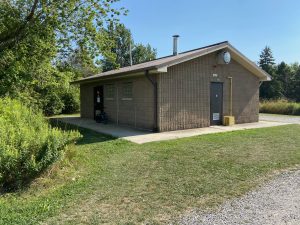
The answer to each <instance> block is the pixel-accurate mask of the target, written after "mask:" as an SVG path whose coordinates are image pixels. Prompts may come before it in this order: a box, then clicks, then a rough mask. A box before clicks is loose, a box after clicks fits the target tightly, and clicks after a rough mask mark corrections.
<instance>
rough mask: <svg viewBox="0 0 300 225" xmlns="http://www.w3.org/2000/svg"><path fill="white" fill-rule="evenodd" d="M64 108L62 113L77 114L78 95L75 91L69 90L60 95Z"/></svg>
mask: <svg viewBox="0 0 300 225" xmlns="http://www.w3.org/2000/svg"><path fill="white" fill-rule="evenodd" d="M61 99H62V101H63V103H64V107H63V109H62V113H65V114H71V113H76V112H79V93H78V91H77V90H75V91H74V90H70V91H68V92H65V93H63V94H62V97H61Z"/></svg>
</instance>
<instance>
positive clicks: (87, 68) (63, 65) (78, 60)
mask: <svg viewBox="0 0 300 225" xmlns="http://www.w3.org/2000/svg"><path fill="white" fill-rule="evenodd" d="M56 66H57V67H58V69H59V71H61V72H63V71H68V72H73V73H75V74H76V79H79V78H81V77H88V76H91V75H94V74H95V73H99V72H100V67H98V66H97V65H95V60H93V58H92V57H91V55H90V54H89V52H88V51H87V50H86V49H85V48H84V47H79V48H78V49H76V50H75V51H74V52H73V53H72V54H71V55H69V56H68V57H67V58H66V59H62V60H59V61H57V62H56Z"/></svg>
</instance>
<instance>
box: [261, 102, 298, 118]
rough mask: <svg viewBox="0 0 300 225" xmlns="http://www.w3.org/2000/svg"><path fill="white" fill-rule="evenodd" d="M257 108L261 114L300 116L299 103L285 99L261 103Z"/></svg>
mask: <svg viewBox="0 0 300 225" xmlns="http://www.w3.org/2000/svg"><path fill="white" fill-rule="evenodd" d="M259 108H260V109H259V111H260V112H261V113H272V114H284V115H300V103H296V102H291V101H288V100H286V99H279V100H269V101H262V102H261V103H260V107H259Z"/></svg>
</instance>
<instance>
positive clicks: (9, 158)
mask: <svg viewBox="0 0 300 225" xmlns="http://www.w3.org/2000/svg"><path fill="white" fill-rule="evenodd" d="M79 137H80V134H79V133H78V132H75V131H71V132H66V131H62V130H59V129H57V128H51V127H50V125H49V124H48V123H47V121H46V120H45V119H44V117H43V115H42V114H41V113H40V112H39V113H33V111H32V110H31V109H29V108H27V107H24V106H23V105H22V104H21V103H20V102H19V101H16V100H11V99H8V98H6V99H1V100H0V189H1V190H11V189H16V188H20V187H21V186H22V185H24V184H26V183H27V182H29V181H30V180H31V179H33V178H34V177H36V176H37V175H38V174H39V173H41V172H42V171H43V170H45V169H46V168H47V167H48V166H49V165H51V164H52V163H53V162H54V161H56V160H57V159H58V158H59V157H60V156H61V155H62V153H63V152H64V149H65V146H66V145H67V144H70V143H72V142H74V141H75V140H76V139H78V138H79Z"/></svg>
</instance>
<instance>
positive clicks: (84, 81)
mask: <svg viewBox="0 0 300 225" xmlns="http://www.w3.org/2000/svg"><path fill="white" fill-rule="evenodd" d="M146 70H148V71H149V74H158V73H166V72H167V68H166V67H161V68H152V69H151V68H148V69H143V70H139V71H134V72H127V73H118V74H114V75H109V76H102V77H101V76H100V77H94V78H90V79H89V78H88V77H87V79H85V78H83V79H80V80H76V81H73V82H71V84H88V83H93V82H97V81H106V80H119V79H126V78H130V77H137V76H144V75H145V71H146Z"/></svg>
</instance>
